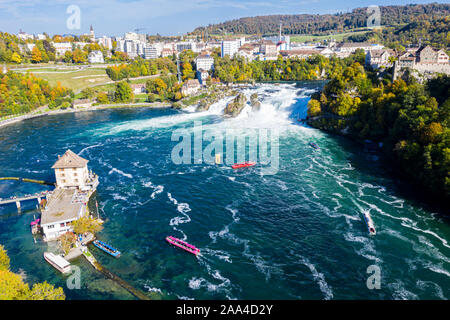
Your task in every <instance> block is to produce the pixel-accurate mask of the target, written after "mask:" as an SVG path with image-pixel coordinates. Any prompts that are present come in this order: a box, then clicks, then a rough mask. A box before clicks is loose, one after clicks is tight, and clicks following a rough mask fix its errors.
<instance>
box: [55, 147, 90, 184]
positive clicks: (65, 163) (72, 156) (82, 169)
mask: <svg viewBox="0 0 450 320" xmlns="http://www.w3.org/2000/svg"><path fill="white" fill-rule="evenodd" d="M88 162H89V161H88V160H86V159H83V158H82V157H80V156H79V155H77V154H76V153H74V152H72V151H71V150H70V149H69V150H67V151H66V153H64V155H63V156H58V160H57V161H56V162H55V164H54V165H53V166H52V169H55V177H56V185H57V187H58V188H80V189H83V188H84V187H85V186H86V182H87V181H88V177H89V171H88V167H87V164H88Z"/></svg>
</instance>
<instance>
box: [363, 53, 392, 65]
mask: <svg viewBox="0 0 450 320" xmlns="http://www.w3.org/2000/svg"><path fill="white" fill-rule="evenodd" d="M393 56H395V52H394V51H393V50H391V49H381V50H380V49H377V50H369V51H368V52H367V54H366V65H369V66H371V67H372V68H374V69H379V68H381V67H391V66H392V62H391V61H390V59H389V58H390V57H393Z"/></svg>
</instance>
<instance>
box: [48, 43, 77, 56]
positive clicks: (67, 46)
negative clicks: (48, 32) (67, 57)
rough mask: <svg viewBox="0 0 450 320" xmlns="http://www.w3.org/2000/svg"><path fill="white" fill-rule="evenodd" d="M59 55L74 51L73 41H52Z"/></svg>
mask: <svg viewBox="0 0 450 320" xmlns="http://www.w3.org/2000/svg"><path fill="white" fill-rule="evenodd" d="M52 45H53V47H54V48H55V52H56V55H57V56H63V55H64V54H65V53H66V52H67V51H72V43H71V42H52Z"/></svg>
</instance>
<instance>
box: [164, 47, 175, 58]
mask: <svg viewBox="0 0 450 320" xmlns="http://www.w3.org/2000/svg"><path fill="white" fill-rule="evenodd" d="M174 54H175V51H174V50H173V49H170V48H163V49H162V50H161V57H170V56H173V55H174Z"/></svg>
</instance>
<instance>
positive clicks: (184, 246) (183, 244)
mask: <svg viewBox="0 0 450 320" xmlns="http://www.w3.org/2000/svg"><path fill="white" fill-rule="evenodd" d="M166 241H167V242H169V243H170V244H173V245H174V246H176V247H178V248H181V249H183V250H185V251H187V252H190V253H192V254H195V255H197V254H199V253H200V249H198V248H196V247H194V246H193V245H192V244H189V243H187V242H185V241H183V240H180V239H177V238H175V237H172V236H168V237H166Z"/></svg>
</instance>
